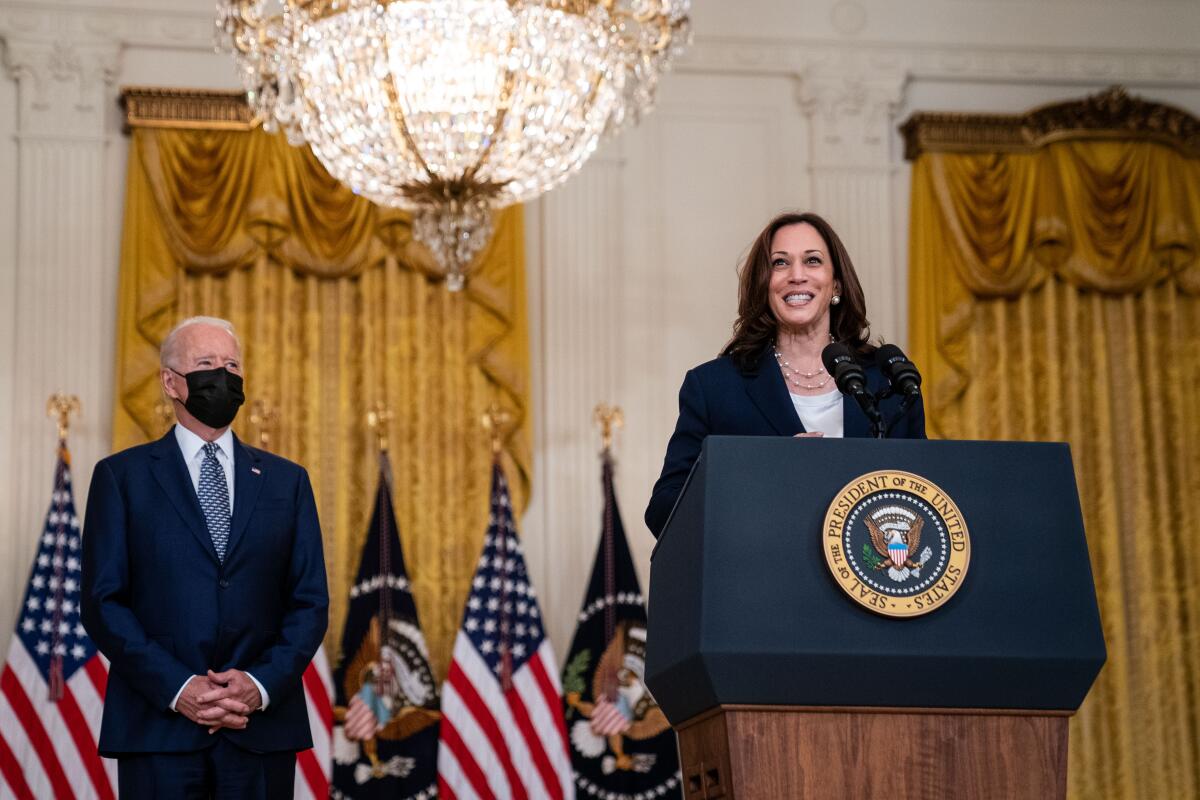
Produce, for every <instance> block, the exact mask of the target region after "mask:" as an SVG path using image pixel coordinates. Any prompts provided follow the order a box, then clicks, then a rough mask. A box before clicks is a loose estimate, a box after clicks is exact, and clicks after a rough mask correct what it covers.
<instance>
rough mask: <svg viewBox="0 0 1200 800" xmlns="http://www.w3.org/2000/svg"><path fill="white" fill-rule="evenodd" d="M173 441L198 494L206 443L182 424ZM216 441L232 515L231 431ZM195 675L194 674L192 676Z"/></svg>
mask: <svg viewBox="0 0 1200 800" xmlns="http://www.w3.org/2000/svg"><path fill="white" fill-rule="evenodd" d="M175 441H176V442H178V443H179V451H180V452H181V453H183V463H184V464H186V465H187V469H188V476H189V477H191V479H192V491H194V492H195V493H196V496H197V497H199V495H200V465H201V464H203V463H204V445H205V444H207V442H205V441H204V440H203V439H201V438H200V437H199V436H197V435H196V434H195V433H193V432H192V431H189V430H188V429H187V428H185V427H183V426H182V425H176V426H175ZM216 443H217V463H219V464H220V465H221V469H222V470H224V472H225V485H226V486H228V487H229V515H230V517H232V516H233V431H232V430H231V429H229V428H226V429H225V432H224V433H223V434H221V436H220V438H218V439H217V440H216ZM246 675H247V676H248V677H249V678H250V680H252V681H254V685H255V686H257V687H258V693H259V694H260V695H262V708H266V707H267V702H268V701H269V700H270V698H269V697H268V696H267V690H266V689H264V688H263V685H262V684H261V683H259V682H258V678H256V677H254V676H253V675H251V674H250V673H249V672H247V673H246ZM192 677H195V676H192ZM191 680H192V679H191V678H188V679H187V680H186V681H184V682H183V686H180V687H179V691H178V692H176V693H175V699H173V700H172V701H171V710H172V711H174V710H175V704H176V703H178V702H179V695H181V694H183V690H184V688H186V687H187V685H188V684H189V683H190V682H191Z"/></svg>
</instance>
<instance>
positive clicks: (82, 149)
mask: <svg viewBox="0 0 1200 800" xmlns="http://www.w3.org/2000/svg"><path fill="white" fill-rule="evenodd" d="M5 51H6V56H7V57H6V66H7V67H8V71H9V74H10V75H11V76H12V78H13V79H15V82H16V92H15V95H16V97H15V100H16V103H15V105H16V109H15V110H16V115H15V124H14V125H13V131H12V134H13V135H14V137H15V141H16V146H15V148H13V149H12V150H11V151H9V154H10V156H11V157H13V158H14V160H15V175H16V180H15V184H11V183H10V184H7V185H6V186H5V189H6V190H9V191H8V192H6V193H5V195H3V196H0V202H5V203H7V202H12V203H13V207H12V208H11V209H6V210H7V211H8V212H9V213H7V214H5V216H6V217H7V218H8V219H10V220H12V221H13V227H14V229H15V244H14V246H13V247H11V248H10V249H6V250H5V251H4V253H3V255H4V256H5V257H6V261H7V260H8V259H11V261H9V263H5V264H4V268H3V271H2V273H0V276H2V279H3V281H4V287H5V288H6V289H11V291H10V292H9V291H6V292H4V293H3V297H4V299H3V300H0V303H2V311H0V313H3V314H4V315H5V322H4V325H3V327H4V333H3V334H0V346H3V347H4V348H5V351H6V352H5V353H4V356H3V358H0V383H2V384H3V386H4V389H3V392H2V393H0V414H3V419H0V428H2V429H3V430H4V431H5V434H6V435H5V436H4V437H3V438H2V439H0V478H3V480H0V508H4V509H5V513H4V514H0V639H6V637H7V632H8V631H9V630H10V628H9V627H8V626H9V625H10V624H11V621H12V620H13V619H15V616H14V615H15V613H16V605H17V604H18V603H19V602H20V597H21V594H22V592H23V591H24V588H25V581H26V580H27V579H28V571H29V566H30V563H31V561H30V559H31V558H32V556H33V552H34V550H35V549H36V542H37V538H38V536H39V535H40V533H41V527H42V524H43V521H44V518H45V514H46V511H47V509H48V507H49V502H50V492H51V489H52V483H53V463H54V446H55V427H54V425H53V423H52V422H51V421H50V420H49V419H47V417H46V410H45V408H46V399H47V397H48V396H49V395H50V394H51V393H53V392H55V391H60V390H61V391H63V392H67V393H69V394H75V395H78V396H79V399H80V402H81V403H82V406H83V414H82V416H81V418H78V419H76V420H75V421H74V424H73V425H72V430H71V439H70V445H71V450H72V455H73V472H74V478H75V482H76V485H75V499H76V503H77V505H78V511H79V513H80V514H81V515H82V513H83V508H84V503H85V502H86V498H87V491H86V489H87V484H88V481H89V480H90V478H91V471H92V466H93V465H94V464H95V462H96V461H97V460H98V459H99V458H101V457H103V456H104V455H106V454H107V453H108V449H109V444H110V439H111V416H112V393H113V381H112V370H113V359H114V346H113V342H114V327H115V308H116V287H117V256H116V248H115V241H114V235H113V232H112V231H111V230H109V224H108V223H110V220H111V213H110V210H111V205H112V204H113V203H117V202H119V198H114V197H112V196H111V187H110V184H109V182H108V181H107V180H106V178H107V174H106V169H107V168H106V155H107V148H108V147H109V140H108V135H107V133H106V122H108V121H109V118H110V117H111V116H113V115H115V114H116V113H117V109H116V92H115V88H114V85H113V84H114V77H115V74H116V67H117V61H118V52H119V51H118V47H117V46H116V45H115V44H86V45H83V44H73V43H71V42H69V41H65V40H62V39H57V40H54V41H22V40H20V39H19V38H18V39H14V38H9V39H7V41H6V48H5Z"/></svg>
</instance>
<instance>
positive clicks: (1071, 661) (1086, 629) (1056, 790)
mask: <svg viewBox="0 0 1200 800" xmlns="http://www.w3.org/2000/svg"><path fill="white" fill-rule="evenodd" d="M880 470H884V471H894V472H903V473H910V474H913V475H917V476H921V477H923V478H924V479H926V480H927V481H930V482H932V483H934V484H936V485H937V486H938V487H940V488H941V489H942V490H944V492H945V493H946V494H947V495H949V496H950V497H951V498H952V499H953V500H954V501H955V503H956V504H957V506H958V508H959V509H960V510H961V513H962V516H963V518H964V519H965V521H966V525H967V528H968V531H969V538H970V547H971V552H970V564H969V568H968V570H967V572H966V575H965V577H964V578H963V580H962V582H961V585H960V586H959V588H958V590H957V592H956V593H955V594H954V595H953V596H952V597H950V598H949V600H947V601H945V603H944V604H943V605H941V606H940V607H938V608H937V609H936V610H934V611H932V612H930V613H928V614H925V615H923V616H915V617H909V618H901V619H897V618H890V617H885V616H881V615H879V614H876V613H873V612H871V611H869V610H867V609H865V608H864V607H863V606H861V605H859V604H858V603H856V602H854V601H853V600H852V599H851V598H850V596H849V595H848V594H847V592H846V591H844V590H843V589H842V588H841V587H839V585H838V584H837V583H836V582H835V580H834V578H833V576H832V573H831V571H830V568H829V566H828V564H827V562H826V558H825V552H824V550H823V547H822V541H821V537H822V536H824V535H827V532H826V531H825V529H824V528H823V524H824V522H825V517H826V512H827V510H828V508H829V506H830V504H831V503H832V502H833V501H834V499H835V498H836V497H837V496H838V495H839V492H840V491H841V490H842V489H843V488H844V487H846V485H847V484H849V483H852V482H853V481H854V480H856V479H857V478H859V477H860V476H863V475H865V474H868V473H873V472H876V471H880ZM887 502H891V501H887ZM878 510H879V511H881V512H882V511H884V509H878ZM863 516H864V517H865V516H866V515H865V514H864V515H863ZM855 519H856V521H857V523H858V524H861V523H862V518H861V517H858V518H855ZM852 524H853V523H852ZM1104 660H1105V649H1104V641H1103V637H1102V635H1101V631H1100V619H1099V612H1098V609H1097V606H1096V596H1095V588H1094V585H1093V583H1092V573H1091V565H1090V562H1089V559H1088V551H1087V543H1086V541H1085V539H1084V533H1083V524H1082V517H1081V514H1080V510H1079V500H1078V494H1077V491H1076V488H1075V479H1074V473H1073V471H1072V466H1071V458H1070V452H1069V450H1068V448H1067V446H1066V445H1063V444H1043V443H1037V444H1035V443H1016V442H939V441H876V440H850V439H845V440H822V439H782V438H780V439H774V438H753V437H718V436H710V437H709V438H708V439H706V440H705V443H704V447H703V450H702V453H701V457H700V460H699V461H698V462H697V465H696V467H695V468H694V469H693V472H692V475H691V477H690V478H689V481H688V484H687V486H686V487H685V488H684V491H683V493H682V494H681V496H680V499H679V502H678V503H677V505H676V507H675V510H674V512H673V513H672V516H671V519H670V521H669V522H668V524H667V526H666V528H665V529H664V531H663V534H662V536H661V538H660V540H659V543H658V545H657V547H656V548H655V552H654V556H653V559H652V566H651V580H650V626H649V637H648V652H647V684H648V686H649V688H650V690H651V691H652V692H653V693H654V696H655V698H656V700H657V701H658V703H659V705H660V706H661V707H662V709H663V711H664V712H665V713H666V715H667V718H668V719H669V720H670V721H671V723H672V725H673V726H674V727H675V730H676V732H677V733H678V736H679V750H680V763H681V769H682V772H683V787H684V797H685V800H699V799H700V798H705V799H706V800H716V798H722V799H723V800H768V799H769V800H780V799H781V798H784V799H786V798H804V799H805V800H808V799H810V798H831V799H832V798H854V800H860V799H864V800H869V799H870V798H887V800H907V799H908V798H912V799H913V800H915V799H916V798H922V799H923V800H925V799H927V798H1003V799H1004V800H1019V799H1020V798H1036V800H1044V799H1045V798H1063V797H1065V796H1066V769H1067V724H1068V719H1069V717H1070V715H1071V714H1073V713H1074V711H1075V710H1076V709H1078V707H1079V705H1080V703H1082V701H1083V698H1084V697H1085V696H1086V694H1087V691H1088V689H1089V688H1090V687H1091V685H1092V682H1093V681H1094V680H1095V677H1096V675H1097V674H1098V672H1099V670H1100V668H1101V666H1102V665H1103V663H1104Z"/></svg>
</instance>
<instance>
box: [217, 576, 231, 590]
mask: <svg viewBox="0 0 1200 800" xmlns="http://www.w3.org/2000/svg"><path fill="white" fill-rule="evenodd" d="M218 583H219V585H220V587H221V588H222V589H228V588H229V581H227V580H225V579H224V578H221V580H220V581H219V582H218Z"/></svg>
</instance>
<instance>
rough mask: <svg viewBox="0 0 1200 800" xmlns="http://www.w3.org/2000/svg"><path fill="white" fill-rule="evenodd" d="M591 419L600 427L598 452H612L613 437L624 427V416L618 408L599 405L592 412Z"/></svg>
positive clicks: (604, 404) (605, 404) (603, 404)
mask: <svg viewBox="0 0 1200 800" xmlns="http://www.w3.org/2000/svg"><path fill="white" fill-rule="evenodd" d="M592 419H593V420H595V422H596V424H597V425H599V426H600V450H601V452H602V453H611V452H612V443H613V437H614V435H615V433H616V431H617V430H618V429H620V428H623V427H625V414H624V412H623V411H621V407H620V406H610V405H608V404H607V403H599V404H597V405H596V409H595V411H594V412H592Z"/></svg>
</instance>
